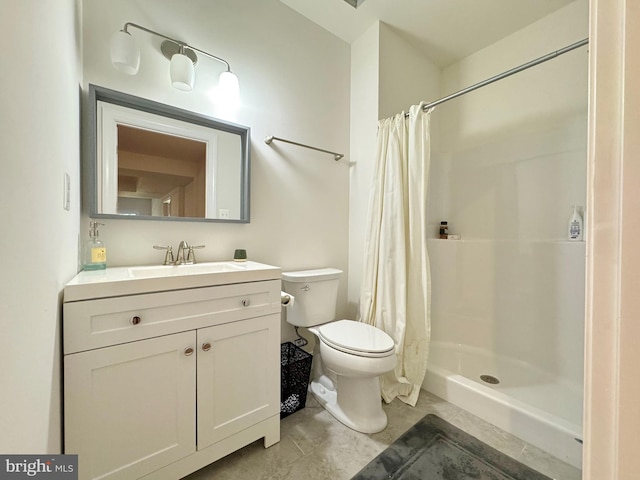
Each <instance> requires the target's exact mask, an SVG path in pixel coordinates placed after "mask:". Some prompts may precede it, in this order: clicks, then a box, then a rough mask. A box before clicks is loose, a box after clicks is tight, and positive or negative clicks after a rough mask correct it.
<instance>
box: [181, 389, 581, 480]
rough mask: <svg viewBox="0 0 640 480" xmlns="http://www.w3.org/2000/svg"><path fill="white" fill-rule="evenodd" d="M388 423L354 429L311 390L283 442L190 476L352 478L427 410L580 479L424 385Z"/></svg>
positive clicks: (210, 479) (561, 475)
mask: <svg viewBox="0 0 640 480" xmlns="http://www.w3.org/2000/svg"><path fill="white" fill-rule="evenodd" d="M384 409H385V411H386V412H387V416H388V418H389V425H388V426H387V428H386V429H385V430H384V431H382V432H380V433H376V434H372V435H367V434H363V433H358V432H355V431H353V430H351V429H349V428H347V427H345V426H344V425H342V424H341V423H340V422H338V421H337V420H335V419H334V418H333V417H332V416H331V415H330V414H329V413H328V412H327V411H325V410H324V409H323V408H322V407H321V406H320V405H319V404H318V403H317V402H316V401H315V399H314V398H313V397H312V396H311V395H309V396H308V397H307V406H306V407H305V408H304V409H302V410H300V411H299V412H296V413H294V414H293V415H290V416H288V417H287V418H285V419H284V420H282V422H281V424H280V427H281V429H280V442H279V443H277V444H276V445H273V446H272V447H270V448H267V449H265V448H264V446H263V441H262V440H259V441H257V442H254V443H252V444H251V445H248V446H246V447H244V448H243V449H241V450H238V451H237V452H235V453H232V454H231V455H228V456H227V457H225V458H223V459H221V460H218V461H217V462H215V463H213V464H212V465H209V466H207V467H205V468H203V469H201V470H198V471H197V472H195V473H193V474H191V475H189V476H188V477H186V479H188V480H214V479H215V480H348V479H350V478H351V477H352V476H353V475H355V474H356V473H357V472H358V471H359V470H360V469H361V468H362V467H364V466H365V465H366V464H367V463H369V461H371V460H372V459H373V458H374V457H375V456H376V455H378V454H379V453H380V452H382V450H384V449H385V448H386V447H387V446H388V445H390V444H391V443H393V441H394V440H395V439H396V438H398V437H399V436H400V435H402V434H403V433H404V432H405V431H406V430H408V429H409V428H410V427H411V426H412V425H413V424H415V423H416V422H417V421H418V420H420V419H421V418H422V417H423V416H424V415H426V414H428V413H434V414H436V415H438V416H439V417H441V418H443V419H444V420H446V421H448V422H449V423H451V424H453V425H455V426H456V427H458V428H460V429H462V430H464V431H466V432H467V433H469V434H471V435H473V436H474V437H476V438H478V439H480V440H482V441H483V442H485V443H487V444H488V445H490V446H492V447H493V448H496V449H497V450H500V451H501V452H503V453H505V454H507V455H509V456H511V457H513V458H515V459H516V460H518V461H520V462H522V463H524V464H526V465H529V466H530V467H532V468H534V469H536V470H538V471H539V472H542V473H544V474H545V475H547V476H549V477H551V478H554V479H557V480H580V478H581V477H582V475H581V473H580V471H579V470H578V469H576V468H574V467H572V466H570V465H567V464H566V463H563V462H561V461H559V460H557V459H555V458H554V457H552V456H550V455H548V454H547V453H545V452H543V451H542V450H540V449H539V448H536V447H534V446H532V445H529V444H527V443H525V442H523V441H522V440H520V439H518V438H516V437H514V436H512V435H510V434H509V433H506V432H504V431H502V430H500V429H498V428H496V427H494V426H493V425H491V424H489V423H487V422H485V421H483V420H481V419H480V418H478V417H476V416H474V415H471V414H470V413H468V412H466V411H464V410H462V409H460V408H458V407H456V406H455V405H452V404H450V403H447V402H445V401H444V400H442V399H440V398H438V397H436V396H434V395H431V394H429V393H428V392H425V391H422V392H421V394H420V399H419V400H418V404H417V405H416V406H415V407H410V406H408V405H405V404H404V403H402V402H400V401H399V400H395V401H393V402H392V403H390V404H388V405H384Z"/></svg>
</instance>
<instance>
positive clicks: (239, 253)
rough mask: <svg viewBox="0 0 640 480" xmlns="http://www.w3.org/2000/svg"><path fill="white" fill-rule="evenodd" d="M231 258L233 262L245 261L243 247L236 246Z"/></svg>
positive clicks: (245, 256)
mask: <svg viewBox="0 0 640 480" xmlns="http://www.w3.org/2000/svg"><path fill="white" fill-rule="evenodd" d="M233 260H234V261H235V262H246V261H247V251H246V250H245V249H244V248H238V249H237V250H236V251H235V252H233Z"/></svg>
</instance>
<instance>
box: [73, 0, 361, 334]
mask: <svg viewBox="0 0 640 480" xmlns="http://www.w3.org/2000/svg"><path fill="white" fill-rule="evenodd" d="M125 22H134V23H138V24H140V25H142V26H145V27H147V28H150V29H152V30H155V31H158V32H160V33H163V34H165V35H168V36H171V37H174V38H177V39H181V40H183V41H185V42H188V43H189V44H191V45H193V46H194V47H197V48H200V49H202V50H205V51H208V52H210V53H212V54H214V55H219V56H221V57H223V58H225V59H226V60H228V61H229V63H230V64H231V68H232V70H233V71H234V72H235V73H236V74H237V76H238V78H239V80H240V89H241V102H242V104H241V106H240V108H239V109H238V110H237V111H235V112H228V111H225V110H223V109H220V108H217V107H216V106H215V105H214V104H213V103H212V102H211V101H210V100H209V98H208V96H207V95H208V90H209V88H210V86H211V85H215V83H216V82H217V76H218V74H219V73H220V72H221V71H222V70H221V68H222V66H221V65H220V64H218V63H217V62H214V61H211V60H209V59H207V58H201V59H200V61H199V62H198V65H197V67H196V86H195V89H194V91H193V92H190V93H184V92H179V91H177V90H175V89H173V88H172V87H171V86H170V85H169V80H168V75H169V62H168V61H167V60H166V59H165V58H164V57H163V56H162V55H161V54H160V52H159V44H160V40H159V39H158V38H157V37H155V36H152V35H149V34H147V33H144V32H141V31H139V30H135V29H132V30H131V32H132V35H133V36H134V37H135V38H136V40H137V41H138V44H139V45H140V46H141V50H142V55H141V66H140V71H139V73H138V75H137V76H134V77H130V76H127V75H124V74H122V73H120V72H119V71H117V70H115V69H114V68H113V67H112V66H111V63H110V60H109V47H108V45H109V38H110V36H111V35H112V33H113V32H115V31H117V30H119V29H121V28H122V26H123V25H124V23H125ZM83 31H84V42H85V51H84V80H85V83H84V87H85V88H86V87H87V85H88V84H89V83H93V84H97V85H101V86H104V87H107V88H112V89H115V90H119V91H123V92H125V93H130V94H133V95H137V96H142V97H145V98H149V99H151V100H154V101H158V102H162V103H166V104H170V105H174V106H178V107H180V108H184V109H187V110H192V111H196V112H199V113H202V114H205V115H210V116H214V117H218V118H224V119H227V120H231V121H233V122H235V123H240V124H244V125H248V126H249V127H251V135H252V142H251V144H252V145H251V147H252V150H251V161H252V165H251V222H250V223H249V224H244V225H238V224H221V223H197V222H187V223H185V222H179V223H172V222H169V223H166V222H160V221H136V220H106V221H104V223H105V224H106V226H105V227H102V228H101V230H100V234H101V238H102V239H103V241H104V242H105V243H106V246H107V255H108V265H112V266H116V265H128V264H129V265H130V264H158V263H160V262H161V261H162V259H163V257H162V255H161V254H160V255H159V254H158V252H157V251H155V250H153V249H152V248H151V246H152V245H154V244H161V245H174V248H175V246H177V244H178V243H179V242H180V240H186V241H188V242H192V243H195V244H205V245H206V248H205V249H203V250H200V251H199V252H198V258H199V260H200V261H213V260H223V259H230V258H232V256H233V251H234V249H236V248H245V249H246V250H247V254H248V257H249V259H250V260H255V261H260V262H264V263H269V264H273V265H278V266H281V267H282V268H283V269H284V270H285V271H286V270H295V269H307V268H317V267H323V266H331V267H336V268H340V269H342V270H344V272H345V276H344V278H343V281H342V284H341V291H340V296H339V308H338V312H339V314H342V313H343V312H344V310H345V308H346V307H345V305H346V291H347V281H348V280H347V270H348V269H347V266H348V265H347V253H348V248H347V245H348V243H347V242H348V213H349V210H348V209H349V203H348V202H349V168H348V165H349V155H348V153H349V77H350V71H349V61H350V60H349V46H348V45H347V44H346V43H344V42H342V41H341V40H339V39H337V38H336V37H334V36H333V35H331V34H329V33H328V32H326V31H325V30H323V29H321V28H320V27H318V26H317V25H315V24H313V23H312V22H310V21H308V20H306V19H305V18H303V17H302V16H300V15H299V14H297V13H295V12H294V11H293V10H291V9H290V8H289V7H287V6H285V5H283V4H282V3H281V2H279V1H277V0H244V1H242V2H238V1H235V0H217V1H215V2H211V1H207V0H192V1H190V2H174V1H169V0H136V1H131V0H110V1H108V2H105V1H103V0H85V1H84V28H83ZM267 135H275V136H278V137H283V138H286V139H291V140H294V141H298V142H302V143H307V144H310V145H314V146H318V147H321V148H326V149H329V150H335V151H338V152H343V153H345V154H347V155H346V157H345V159H343V160H341V161H340V162H335V161H334V160H333V158H332V157H331V156H330V155H326V154H323V153H319V152H313V151H311V150H307V149H302V148H300V147H295V146H292V145H287V144H284V143H278V142H274V143H273V144H272V146H267V145H266V144H265V143H264V142H263V139H264V138H265V137H266V136H267ZM83 214H84V215H85V217H84V221H83V224H85V225H86V223H87V221H88V219H87V217H86V215H87V212H86V211H84V212H83ZM83 230H85V228H84V227H83ZM84 233H85V232H84V231H83V234H84ZM291 335H292V329H291V328H289V327H288V326H287V325H286V324H283V337H284V338H288V337H290V336H291Z"/></svg>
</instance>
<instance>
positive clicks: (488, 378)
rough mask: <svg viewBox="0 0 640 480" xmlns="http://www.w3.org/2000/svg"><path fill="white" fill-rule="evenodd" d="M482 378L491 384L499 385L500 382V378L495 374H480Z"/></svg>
mask: <svg viewBox="0 0 640 480" xmlns="http://www.w3.org/2000/svg"><path fill="white" fill-rule="evenodd" d="M480 380H482V381H483V382H485V383H490V384H491V385H497V384H499V383H500V380H498V379H497V378H496V377H494V376H493V375H480Z"/></svg>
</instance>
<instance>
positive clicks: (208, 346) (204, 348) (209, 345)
mask: <svg viewBox="0 0 640 480" xmlns="http://www.w3.org/2000/svg"><path fill="white" fill-rule="evenodd" d="M202 350H203V351H205V352H208V351H209V350H211V344H210V343H209V342H207V343H203V344H202Z"/></svg>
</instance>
